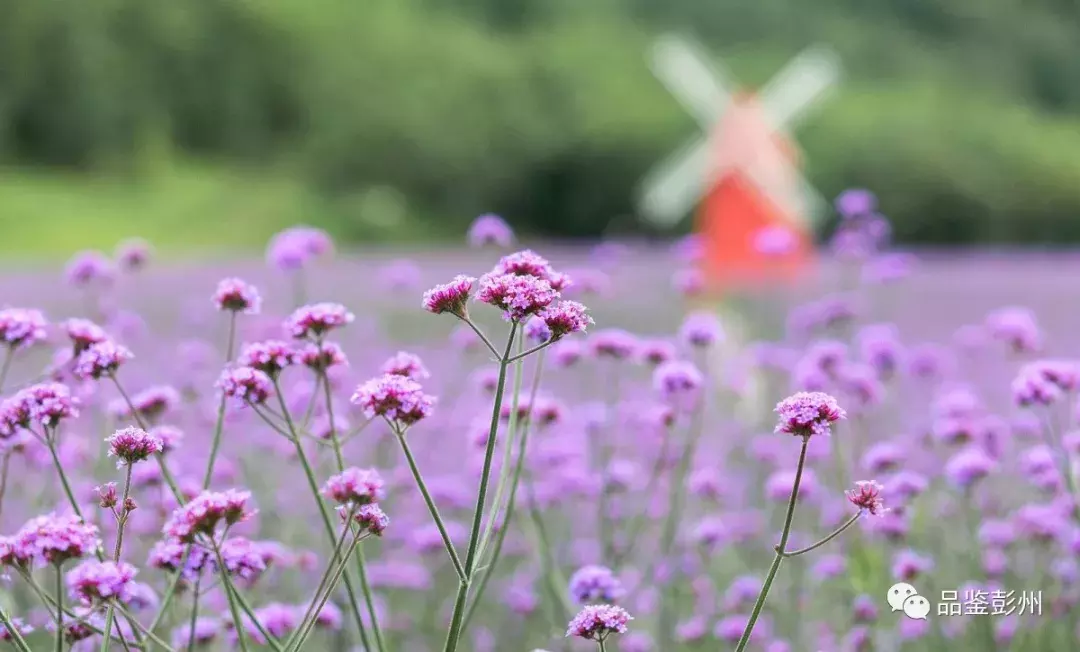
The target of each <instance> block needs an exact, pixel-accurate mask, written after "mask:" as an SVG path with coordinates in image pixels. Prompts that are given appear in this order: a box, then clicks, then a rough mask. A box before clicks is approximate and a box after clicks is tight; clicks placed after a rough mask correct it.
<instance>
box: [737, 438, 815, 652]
mask: <svg viewBox="0 0 1080 652" xmlns="http://www.w3.org/2000/svg"><path fill="white" fill-rule="evenodd" d="M809 443H810V437H803V442H802V451H801V452H800V453H799V466H798V467H797V468H796V469H795V483H794V485H793V486H792V487H791V499H790V500H788V508H787V516H785V517H784V531H783V532H782V533H781V534H780V543H779V545H777V546H776V557H774V558H773V563H772V566H770V567H769V574H768V575H766V576H765V584H763V585H762V587H761V593H759V594H758V597H757V601H756V602H755V603H754V609H753V611H751V612H750V620H748V621H747V623H746V629H745V630H744V631H743V635H742V638H740V639H739V645H738V646H737V647H736V648H735V652H743V650H745V649H746V646H747V645H748V644H749V643H750V634H751V633H753V631H754V625H755V624H757V619H758V616H760V615H761V610H762V608H763V607H764V606H765V599H766V598H767V597H769V589H770V588H772V583H773V579H775V578H776V572H777V571H778V570H780V562H781V561H783V560H784V551H785V550H786V549H787V542H788V537H789V536H790V535H791V522H792V520H793V519H794V518H795V504H796V503H797V502H798V500H799V483H800V482H802V474H803V467H804V466H805V465H806V446H807V444H809Z"/></svg>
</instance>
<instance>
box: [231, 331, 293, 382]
mask: <svg viewBox="0 0 1080 652" xmlns="http://www.w3.org/2000/svg"><path fill="white" fill-rule="evenodd" d="M296 359H297V353H296V350H295V349H294V348H293V347H292V345H291V344H289V343H288V342H282V341H280V340H267V341H265V342H255V343H253V344H248V345H247V346H245V347H244V349H243V350H242V351H241V352H240V357H239V359H238V360H237V363H238V364H239V365H240V366H241V367H251V368H252V369H258V370H259V371H261V372H263V373H264V374H266V375H268V376H270V377H271V378H273V377H274V376H276V375H278V374H279V373H281V371H282V370H283V369H285V368H286V367H291V366H292V365H294V364H296Z"/></svg>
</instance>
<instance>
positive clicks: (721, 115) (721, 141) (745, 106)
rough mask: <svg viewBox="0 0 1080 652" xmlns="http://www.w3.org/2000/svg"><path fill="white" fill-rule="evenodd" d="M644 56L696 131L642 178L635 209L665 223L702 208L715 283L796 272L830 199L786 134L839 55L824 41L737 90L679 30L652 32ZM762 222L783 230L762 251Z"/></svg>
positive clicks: (833, 71)
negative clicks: (760, 84)
mask: <svg viewBox="0 0 1080 652" xmlns="http://www.w3.org/2000/svg"><path fill="white" fill-rule="evenodd" d="M650 63H651V67H652V70H653V72H654V74H655V75H656V76H657V77H658V78H659V79H660V81H661V82H662V83H663V84H664V85H665V86H666V87H667V88H668V90H669V91H670V92H671V93H672V94H673V95H674V96H675V98H676V99H677V100H678V101H679V102H680V103H682V105H683V106H684V108H685V109H686V110H687V111H688V112H689V113H690V114H691V115H692V116H693V117H694V118H696V119H697V121H698V123H699V124H700V125H701V128H702V133H700V134H699V135H697V136H696V137H695V138H694V139H693V140H692V141H691V142H690V143H688V144H687V145H686V146H684V147H683V148H682V149H680V150H678V151H677V152H676V153H675V154H674V155H673V156H671V157H670V158H668V159H667V160H666V161H664V162H663V163H661V165H659V166H658V167H657V168H656V169H655V170H653V171H652V172H651V173H650V174H649V175H648V176H647V177H646V178H645V179H644V181H643V183H642V187H641V196H640V209H641V214H642V216H643V217H644V218H645V219H646V220H647V221H648V222H650V223H651V224H652V225H654V226H656V227H659V228H670V227H672V226H674V225H675V224H677V223H678V222H679V221H680V220H682V219H683V218H684V217H685V216H686V215H687V214H688V213H689V212H690V211H691V210H693V209H694V207H695V206H700V208H699V210H698V214H697V220H696V226H697V230H698V233H699V235H700V236H701V238H702V241H703V245H704V253H705V255H704V261H703V267H704V269H703V271H704V272H705V275H706V279H707V280H709V281H711V282H713V283H714V284H717V285H721V286H725V285H730V284H733V283H738V282H744V281H754V280H758V279H761V278H774V277H775V276H776V275H777V274H779V275H783V276H791V275H798V274H800V273H801V272H802V271H804V270H805V269H806V267H807V265H808V264H809V263H810V261H811V259H812V229H813V226H814V224H815V221H816V218H817V217H818V216H820V215H821V214H822V213H823V210H824V208H825V206H826V205H827V204H826V202H825V200H824V199H823V198H822V197H821V196H820V195H819V194H818V193H817V192H816V191H815V190H814V189H813V187H811V186H810V184H809V183H808V182H807V181H806V180H805V179H804V178H803V177H802V175H801V174H800V173H799V154H798V151H797V149H796V147H795V145H794V144H793V142H792V140H791V137H790V133H791V131H792V129H793V128H794V127H795V126H797V125H798V123H799V120H800V119H802V118H804V117H805V116H806V115H807V113H808V112H809V110H810V109H811V108H813V107H814V106H815V105H816V104H817V103H818V102H819V101H820V100H821V99H822V98H823V97H824V96H825V94H826V93H827V92H828V91H829V90H830V89H831V88H832V87H833V86H834V85H835V84H836V82H837V80H838V79H839V76H840V66H839V63H838V61H837V58H836V56H835V55H834V54H833V53H832V51H830V50H828V49H826V48H823V47H814V48H810V49H808V50H805V51H804V52H802V53H801V54H799V55H798V56H796V57H795V58H794V59H793V60H792V61H791V62H790V63H788V64H787V66H785V67H784V68H783V69H782V70H781V71H780V72H779V73H778V74H777V75H776V76H775V77H774V78H773V79H772V80H771V81H770V82H769V83H768V84H767V85H766V86H765V87H764V88H762V89H761V90H760V92H757V93H747V92H744V91H741V90H737V89H736V87H735V86H734V84H733V83H732V82H731V81H730V80H731V77H730V76H729V75H727V74H726V73H725V72H724V71H722V70H721V69H720V68H719V67H717V66H716V65H715V64H713V63H712V62H711V61H710V59H709V57H708V55H707V54H705V53H704V52H703V51H702V49H701V48H700V47H698V46H697V45H695V44H694V43H693V42H692V41H690V40H688V39H686V38H683V37H679V36H674V35H669V36H666V37H663V38H661V39H660V40H658V41H657V42H656V44H655V45H654V47H653V49H652V52H651V61H650ZM766 229H768V230H772V231H776V230H786V231H788V232H789V233H790V236H791V244H790V246H789V247H788V248H787V250H786V251H783V252H777V251H762V247H761V246H759V243H756V242H755V238H757V237H758V236H760V235H761V234H762V232H763V231H764V230H766ZM781 254H782V255H781Z"/></svg>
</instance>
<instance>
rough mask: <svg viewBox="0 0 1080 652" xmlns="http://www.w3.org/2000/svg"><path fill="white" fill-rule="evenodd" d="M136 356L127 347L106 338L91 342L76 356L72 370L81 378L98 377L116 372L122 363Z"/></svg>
mask: <svg viewBox="0 0 1080 652" xmlns="http://www.w3.org/2000/svg"><path fill="white" fill-rule="evenodd" d="M133 357H135V356H134V355H132V353H131V351H129V350H128V349H127V348H126V347H124V346H121V345H120V344H117V343H116V342H113V341H112V340H105V341H102V342H98V343H96V344H91V345H90V346H89V347H88V348H87V349H86V350H85V351H83V352H82V353H80V354H79V355H78V357H76V358H75V368H74V369H73V370H72V372H73V373H74V374H75V377H76V378H78V379H80V380H88V379H95V380H96V379H98V378H101V377H102V376H109V375H112V374H114V373H116V370H117V369H119V368H120V365H122V364H124V363H125V362H127V361H128V360H130V359H132V358H133Z"/></svg>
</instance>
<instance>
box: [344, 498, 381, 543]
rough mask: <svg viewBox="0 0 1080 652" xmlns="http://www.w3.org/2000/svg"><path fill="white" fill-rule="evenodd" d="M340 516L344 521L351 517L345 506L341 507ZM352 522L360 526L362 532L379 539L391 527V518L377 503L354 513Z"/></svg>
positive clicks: (364, 506)
mask: <svg viewBox="0 0 1080 652" xmlns="http://www.w3.org/2000/svg"><path fill="white" fill-rule="evenodd" d="M338 514H340V515H341V518H342V519H346V518H348V516H349V509H348V508H346V507H344V506H342V507H339V508H338ZM352 520H353V522H354V523H356V524H357V525H359V526H360V531H361V532H370V533H371V534H374V535H375V536H377V537H381V536H382V534H383V532H385V531H386V528H387V527H389V526H390V517H389V516H387V515H386V512H384V511H383V510H382V508H381V507H379V506H378V505H377V504H375V503H370V504H367V505H361V506H360V508H359V509H357V510H356V512H355V513H353V517H352Z"/></svg>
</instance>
